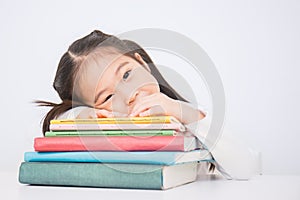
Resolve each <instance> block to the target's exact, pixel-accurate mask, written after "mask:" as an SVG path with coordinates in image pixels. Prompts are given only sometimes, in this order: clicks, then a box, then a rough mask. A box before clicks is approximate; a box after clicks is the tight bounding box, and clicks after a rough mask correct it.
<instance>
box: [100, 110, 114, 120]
mask: <svg viewBox="0 0 300 200" xmlns="http://www.w3.org/2000/svg"><path fill="white" fill-rule="evenodd" d="M96 114H97V117H98V118H103V117H113V116H114V115H113V113H112V112H110V111H108V110H105V109H99V110H97V111H96Z"/></svg>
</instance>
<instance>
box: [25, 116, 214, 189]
mask: <svg viewBox="0 0 300 200" xmlns="http://www.w3.org/2000/svg"><path fill="white" fill-rule="evenodd" d="M34 149H35V151H34V152H26V153H25V155H24V160H25V161H24V162H22V164H21V166H20V169H19V181H20V183H24V184H33V185H62V186H88V187H110V188H134V189H168V188H173V187H176V186H179V185H183V184H186V183H190V182H193V181H195V180H196V177H197V165H198V162H206V161H212V158H211V156H210V154H209V152H208V151H206V150H205V149H203V148H202V147H201V144H200V143H199V142H198V141H197V139H196V138H195V137H194V136H192V135H190V134H188V133H187V132H186V131H185V127H184V126H183V125H182V124H181V123H180V122H179V121H177V120H176V119H175V118H174V117H172V116H158V117H132V118H99V119H74V120H68V119H66V120H52V121H51V124H50V131H49V132H46V133H45V137H37V138H35V140H34Z"/></svg>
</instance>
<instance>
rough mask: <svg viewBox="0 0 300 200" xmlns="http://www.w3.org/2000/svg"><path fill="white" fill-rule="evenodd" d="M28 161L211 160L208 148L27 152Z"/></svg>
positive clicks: (168, 162) (166, 161)
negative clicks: (188, 149) (182, 150)
mask: <svg viewBox="0 0 300 200" xmlns="http://www.w3.org/2000/svg"><path fill="white" fill-rule="evenodd" d="M24 160H25V161H26V162H93V163H94V162H102V163H140V164H156V165H174V164H179V163H185V162H196V161H210V162H212V157H211V154H210V153H209V152H208V151H207V150H194V151H187V152H180V151H134V152H126V151H115V152H112V151H92V152H88V151H82V152H25V154H24Z"/></svg>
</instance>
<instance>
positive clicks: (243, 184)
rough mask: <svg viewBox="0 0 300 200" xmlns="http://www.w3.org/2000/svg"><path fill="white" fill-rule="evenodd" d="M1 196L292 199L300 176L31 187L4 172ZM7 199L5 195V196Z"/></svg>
mask: <svg viewBox="0 0 300 200" xmlns="http://www.w3.org/2000/svg"><path fill="white" fill-rule="evenodd" d="M0 177H1V185H0V188H1V192H0V194H1V197H6V198H5V199H10V200H14V199H18V200H22V199H28V200H29V199H30V200H35V199H38V200H48V199H49V200H50V199H51V200H55V199H62V198H64V199H72V200H77V199H78V200H85V198H88V199H89V200H91V199H118V200H124V199H130V200H132V199H143V200H144V199H149V200H150V199H151V200H160V199H162V200H163V199H172V200H176V199H181V200H182V199H186V198H190V199H191V198H197V199H209V200H214V199H222V200H225V199H231V200H234V199H243V200H247V199H249V200H250V199H251V200H254V199H255V200H259V199H264V200H265V199H272V200H276V199H280V200H282V199H288V200H294V199H295V200H300V176H278V175H260V176H256V177H253V178H252V179H251V180H248V181H236V180H225V179H224V178H222V177H221V176H217V175H209V176H204V177H200V178H199V179H198V180H197V181H196V182H194V183H190V184H186V185H183V186H179V187H176V188H173V189H169V190H165V191H160V190H132V189H106V188H87V187H86V188H84V187H57V186H30V185H23V184H20V183H19V182H18V174H17V173H11V172H0ZM1 199H4V198H1Z"/></svg>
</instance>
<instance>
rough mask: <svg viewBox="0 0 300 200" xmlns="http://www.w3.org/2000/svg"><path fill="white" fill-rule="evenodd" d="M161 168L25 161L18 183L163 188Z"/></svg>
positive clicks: (20, 170) (155, 166)
mask: <svg viewBox="0 0 300 200" xmlns="http://www.w3.org/2000/svg"><path fill="white" fill-rule="evenodd" d="M162 169H163V168H162V166H158V165H140V164H100V163H55V162H53V163H41V162H36V163H33V162H32V163H31V162H23V163H22V164H21V166H20V169H19V182H20V183H24V184H35V185H62V186H89V187H113V188H135V189H161V188H162V184H163V183H162Z"/></svg>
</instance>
